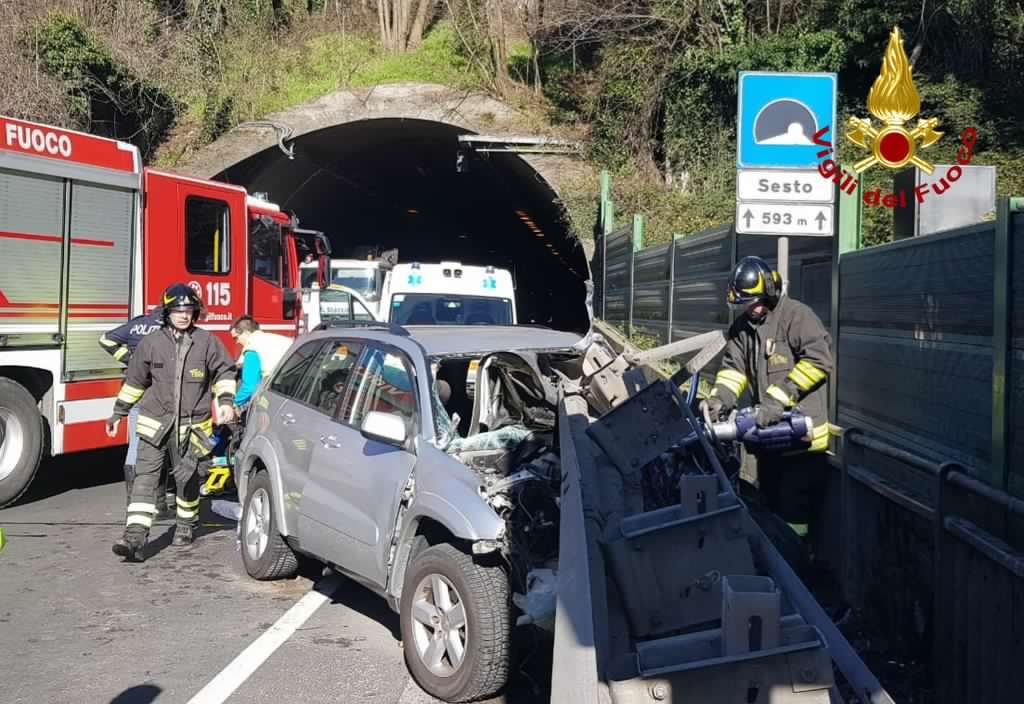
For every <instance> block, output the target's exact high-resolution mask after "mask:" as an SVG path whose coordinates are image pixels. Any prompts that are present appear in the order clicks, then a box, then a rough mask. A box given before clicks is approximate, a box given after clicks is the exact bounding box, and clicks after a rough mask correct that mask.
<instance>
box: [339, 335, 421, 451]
mask: <svg viewBox="0 0 1024 704" xmlns="http://www.w3.org/2000/svg"><path fill="white" fill-rule="evenodd" d="M411 370H412V365H411V364H410V363H409V360H408V359H407V358H406V357H405V355H403V354H402V353H400V352H397V351H395V350H388V349H380V348H377V347H368V348H367V350H366V354H364V355H363V357H362V359H360V360H359V364H358V365H357V367H356V370H355V373H354V376H353V383H352V391H351V393H349V396H348V398H347V399H346V401H345V405H344V406H343V408H342V411H341V413H340V416H339V417H340V418H342V419H343V420H344V421H345V422H347V423H350V424H351V425H353V426H355V427H357V428H358V427H360V426H361V425H362V423H363V419H364V418H365V417H366V414H367V413H369V412H371V411H380V412H382V413H394V414H396V415H399V416H401V417H402V418H404V419H405V421H406V423H407V424H408V427H409V429H410V431H412V430H413V429H414V428H415V421H416V387H415V384H414V383H413V374H412V371H411Z"/></svg>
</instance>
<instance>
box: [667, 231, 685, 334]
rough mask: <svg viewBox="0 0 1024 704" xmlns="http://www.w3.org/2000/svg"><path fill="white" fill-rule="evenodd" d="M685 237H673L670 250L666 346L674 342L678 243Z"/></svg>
mask: <svg viewBox="0 0 1024 704" xmlns="http://www.w3.org/2000/svg"><path fill="white" fill-rule="evenodd" d="M682 238H683V235H672V243H671V244H670V245H669V248H668V330H667V331H666V335H665V337H666V340H665V344H668V343H670V342H672V333H673V329H672V328H673V327H674V325H675V323H674V322H673V321H674V319H675V317H676V243H677V242H678V241H679V240H680V239H682Z"/></svg>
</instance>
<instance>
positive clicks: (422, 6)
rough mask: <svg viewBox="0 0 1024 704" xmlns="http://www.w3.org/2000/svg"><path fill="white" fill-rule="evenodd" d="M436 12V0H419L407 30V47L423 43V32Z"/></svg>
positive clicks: (414, 46)
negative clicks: (410, 25)
mask: <svg viewBox="0 0 1024 704" xmlns="http://www.w3.org/2000/svg"><path fill="white" fill-rule="evenodd" d="M435 12H437V0H419V7H417V8H416V16H415V18H414V19H413V21H412V28H411V29H410V30H409V40H408V42H407V46H408V48H409V49H410V50H411V49H416V48H418V47H419V46H420V45H421V44H422V43H423V32H424V31H425V30H426V28H427V26H428V25H429V24H430V21H431V20H433V19H434V13H435Z"/></svg>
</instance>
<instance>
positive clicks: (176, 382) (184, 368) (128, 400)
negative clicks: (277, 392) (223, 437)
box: [114, 327, 236, 445]
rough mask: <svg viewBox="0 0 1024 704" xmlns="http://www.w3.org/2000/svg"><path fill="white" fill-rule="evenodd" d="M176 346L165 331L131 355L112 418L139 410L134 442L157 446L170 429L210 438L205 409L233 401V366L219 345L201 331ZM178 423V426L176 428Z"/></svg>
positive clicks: (148, 338) (208, 414) (208, 412)
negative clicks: (141, 440) (188, 429)
mask: <svg viewBox="0 0 1024 704" xmlns="http://www.w3.org/2000/svg"><path fill="white" fill-rule="evenodd" d="M180 344H181V345H183V346H184V349H181V350H180V352H181V353H182V355H181V363H180V364H179V342H178V341H177V339H176V338H175V336H174V332H173V329H172V328H170V327H165V328H161V329H160V330H159V331H157V332H155V333H153V334H151V335H148V336H146V337H145V338H143V340H142V342H140V343H139V346H138V349H137V350H136V352H135V354H134V355H132V359H131V362H130V363H129V364H128V370H127V372H126V374H125V381H124V384H123V385H122V386H121V391H120V393H119V394H118V395H117V401H116V402H115V403H114V414H115V415H119V416H125V415H128V412H129V411H130V410H131V408H132V406H134V405H135V404H136V403H137V404H139V417H138V423H137V429H138V434H139V437H142V438H145V439H146V440H148V441H149V442H151V443H153V444H155V445H160V444H162V443H163V441H164V439H165V438H166V437H167V433H168V432H170V431H171V429H172V428H173V427H174V426H176V425H177V426H179V433H182V435H183V434H184V430H183V429H184V428H186V427H191V428H195V429H196V430H200V431H202V432H203V433H204V434H206V435H207V436H208V435H209V434H210V433H212V430H213V425H212V420H211V405H212V401H213V398H214V397H216V398H217V403H218V404H230V403H232V402H233V401H234V397H235V386H236V384H235V376H234V362H233V360H232V359H231V357H229V356H228V352H227V350H226V349H225V348H224V344H223V343H222V342H221V341H220V340H219V339H218V338H217V337H215V336H213V335H212V334H210V333H209V332H207V331H206V330H203V329H202V328H192V329H191V330H190V331H189V332H188V333H186V334H185V336H184V337H183V339H182V341H181V343H180ZM179 421H181V422H180V423H179Z"/></svg>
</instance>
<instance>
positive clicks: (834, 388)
mask: <svg viewBox="0 0 1024 704" xmlns="http://www.w3.org/2000/svg"><path fill="white" fill-rule="evenodd" d="M848 170H849V171H851V172H852V171H853V169H852V168H849V169H848ZM863 193H864V187H863V185H862V184H861V183H860V181H858V182H857V187H856V189H855V190H854V192H853V193H847V192H846V191H844V190H843V189H842V188H839V187H838V186H836V189H835V194H836V210H837V212H836V217H835V219H834V225H833V232H832V237H833V242H832V301H831V303H832V307H831V309H830V313H829V315H830V318H831V319H830V320H829V327H830V328H831V333H832V378H831V379H829V381H828V417H829V421H830V422H832V423H835V424H836V425H838V424H839V336H840V335H841V334H842V332H841V331H840V329H839V311H840V305H839V304H840V291H841V287H840V285H839V276H840V271H841V264H842V258H843V255H844V254H846V253H848V252H855V251H857V250H858V249H860V248H861V245H862V243H863V224H864V196H863ZM848 451H849V450H848V448H846V447H840V448H839V452H840V453H841V455H842V462H843V466H844V468H845V466H846V462H847V461H848V458H847V457H846V453H847V452H848ZM850 493H851V492H850V483H849V480H848V478H847V474H846V471H845V469H844V471H843V474H842V480H841V482H840V496H839V544H840V546H842V547H841V549H840V555H839V575H840V579H839V583H840V588H841V590H842V593H843V594H844V595H845V594H849V591H848V588H847V580H848V577H849V574H850V572H849V569H850V560H851V559H852V558H851V556H850V554H849V550H850V548H849V546H850V545H851V542H850V535H851V532H852V530H853V529H852V527H851V517H852V514H853V511H854V508H853V497H852V496H850Z"/></svg>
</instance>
